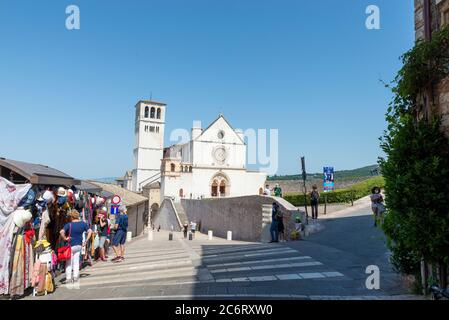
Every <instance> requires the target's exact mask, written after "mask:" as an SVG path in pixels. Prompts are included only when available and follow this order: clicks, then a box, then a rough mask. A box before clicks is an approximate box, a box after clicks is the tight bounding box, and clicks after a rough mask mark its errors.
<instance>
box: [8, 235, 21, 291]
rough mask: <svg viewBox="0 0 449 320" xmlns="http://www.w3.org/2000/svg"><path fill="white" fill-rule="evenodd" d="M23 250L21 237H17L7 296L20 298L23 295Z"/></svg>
mask: <svg viewBox="0 0 449 320" xmlns="http://www.w3.org/2000/svg"><path fill="white" fill-rule="evenodd" d="M24 262H25V259H24V248H23V237H22V235H17V242H16V248H15V251H14V260H13V264H12V270H11V281H10V284H9V294H10V295H11V296H21V295H23V294H24V281H25V278H24V270H25V268H24Z"/></svg>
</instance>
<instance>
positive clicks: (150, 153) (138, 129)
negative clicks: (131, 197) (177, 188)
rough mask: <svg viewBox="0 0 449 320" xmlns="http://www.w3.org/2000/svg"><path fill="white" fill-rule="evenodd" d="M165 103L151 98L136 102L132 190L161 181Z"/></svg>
mask: <svg viewBox="0 0 449 320" xmlns="http://www.w3.org/2000/svg"><path fill="white" fill-rule="evenodd" d="M166 107H167V105H166V104H165V103H160V102H156V101H152V100H141V101H139V102H137V104H136V107H135V108H136V117H135V148H134V170H133V179H132V190H133V191H135V192H140V191H142V187H144V186H145V185H147V184H149V183H153V182H160V181H161V160H162V158H163V153H164V131H165V111H166Z"/></svg>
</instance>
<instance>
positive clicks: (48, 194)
mask: <svg viewBox="0 0 449 320" xmlns="http://www.w3.org/2000/svg"><path fill="white" fill-rule="evenodd" d="M42 198H44V200H45V201H47V203H53V202H54V201H55V196H54V194H53V192H52V191H50V190H47V191H45V192H44V194H43V195H42Z"/></svg>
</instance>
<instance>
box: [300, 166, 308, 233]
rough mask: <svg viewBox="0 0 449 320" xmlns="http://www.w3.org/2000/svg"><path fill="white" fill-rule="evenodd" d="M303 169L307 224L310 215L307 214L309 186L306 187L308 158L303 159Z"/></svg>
mask: <svg viewBox="0 0 449 320" xmlns="http://www.w3.org/2000/svg"><path fill="white" fill-rule="evenodd" d="M301 167H302V180H303V182H304V208H305V210H306V224H308V223H309V213H308V212H307V186H306V179H307V173H306V158H305V157H301Z"/></svg>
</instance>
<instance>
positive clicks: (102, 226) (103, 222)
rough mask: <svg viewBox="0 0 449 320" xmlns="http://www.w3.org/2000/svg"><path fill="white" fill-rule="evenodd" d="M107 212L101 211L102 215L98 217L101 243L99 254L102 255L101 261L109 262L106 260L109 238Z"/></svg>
mask: <svg viewBox="0 0 449 320" xmlns="http://www.w3.org/2000/svg"><path fill="white" fill-rule="evenodd" d="M105 215H106V212H104V211H103V210H101V211H100V214H99V215H98V225H97V230H98V236H99V237H100V243H99V251H100V252H99V253H100V259H101V261H107V260H106V250H105V245H106V240H107V238H108V220H107V219H106V216H105Z"/></svg>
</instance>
